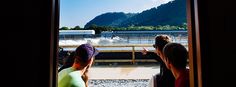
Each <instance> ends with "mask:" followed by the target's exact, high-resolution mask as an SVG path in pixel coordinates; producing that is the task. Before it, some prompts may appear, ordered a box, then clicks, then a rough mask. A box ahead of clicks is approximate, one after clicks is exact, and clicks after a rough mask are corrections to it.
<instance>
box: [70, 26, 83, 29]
mask: <svg viewBox="0 0 236 87" xmlns="http://www.w3.org/2000/svg"><path fill="white" fill-rule="evenodd" d="M80 29H81V28H80V27H79V26H75V27H74V28H72V29H71V30H80Z"/></svg>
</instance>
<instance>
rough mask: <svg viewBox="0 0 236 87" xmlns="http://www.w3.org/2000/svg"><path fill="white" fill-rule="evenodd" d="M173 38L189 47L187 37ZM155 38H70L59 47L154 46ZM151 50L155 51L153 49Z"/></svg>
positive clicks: (123, 36) (121, 36) (120, 36)
mask: <svg viewBox="0 0 236 87" xmlns="http://www.w3.org/2000/svg"><path fill="white" fill-rule="evenodd" d="M169 36H170V37H171V38H172V41H173V42H177V43H181V44H183V45H185V46H187V43H188V39H187V36H186V35H181V34H180V35H169ZM154 39H155V36H154V35H153V34H150V35H147V34H145V35H142V34H136V35H134V34H132V35H129V34H123V35H119V36H106V37H104V36H102V35H101V36H99V37H84V38H83V37H76V38H73V37H70V38H64V39H60V40H59V46H62V45H80V44H84V43H91V44H92V45H105V46H106V45H134V44H135V45H136V44H150V45H151V44H154V42H155V41H154ZM74 49H75V48H65V50H74ZM98 49H99V50H117V49H119V50H132V48H131V47H126V48H125V47H123V48H118V47H112V48H98ZM135 49H137V50H142V49H143V48H141V47H136V48H135ZM150 49H151V50H154V49H153V48H152V47H151V48H150Z"/></svg>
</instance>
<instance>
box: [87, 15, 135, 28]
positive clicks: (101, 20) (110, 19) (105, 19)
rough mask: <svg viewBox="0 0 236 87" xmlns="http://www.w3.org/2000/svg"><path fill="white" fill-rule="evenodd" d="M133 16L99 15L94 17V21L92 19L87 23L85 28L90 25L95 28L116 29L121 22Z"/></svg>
mask: <svg viewBox="0 0 236 87" xmlns="http://www.w3.org/2000/svg"><path fill="white" fill-rule="evenodd" d="M135 15H136V14H133V13H128V14H125V13H124V12H109V13H105V14H101V15H99V16H97V17H95V18H94V19H92V20H91V21H89V22H88V23H87V24H86V25H85V28H87V27H89V26H91V25H92V24H95V25H97V26H114V27H118V26H119V25H120V24H121V23H122V22H123V21H125V20H127V19H128V18H131V17H132V16H135Z"/></svg>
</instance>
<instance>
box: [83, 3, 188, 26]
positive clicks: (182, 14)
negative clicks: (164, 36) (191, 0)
mask: <svg viewBox="0 0 236 87" xmlns="http://www.w3.org/2000/svg"><path fill="white" fill-rule="evenodd" d="M186 21H187V20H186V0H174V1H170V2H168V3H166V4H162V5H160V6H158V7H154V8H151V9H148V10H145V11H143V12H141V13H136V14H131V13H130V14H125V13H123V12H113V13H105V14H102V15H99V16H97V17H95V18H94V19H93V20H91V21H90V22H88V23H87V24H86V25H85V28H86V27H89V26H90V25H92V24H95V25H97V26H113V27H128V26H158V25H182V24H183V23H186Z"/></svg>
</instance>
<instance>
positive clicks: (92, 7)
mask: <svg viewBox="0 0 236 87" xmlns="http://www.w3.org/2000/svg"><path fill="white" fill-rule="evenodd" d="M169 1H171V0H60V27H63V26H66V27H70V28H73V27H75V26H77V25H79V26H80V27H81V28H83V27H84V25H85V24H86V23H87V22H89V21H90V20H92V19H93V18H95V17H96V16H98V15H101V14H103V13H106V12H125V13H141V12H142V11H144V10H147V9H150V8H153V7H157V6H159V5H161V4H163V3H167V2H169Z"/></svg>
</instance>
